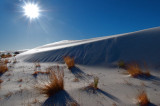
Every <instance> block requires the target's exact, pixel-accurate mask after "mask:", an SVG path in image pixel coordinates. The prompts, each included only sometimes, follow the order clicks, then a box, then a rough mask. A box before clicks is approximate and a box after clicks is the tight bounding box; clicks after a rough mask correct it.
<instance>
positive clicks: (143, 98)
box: [137, 91, 150, 106]
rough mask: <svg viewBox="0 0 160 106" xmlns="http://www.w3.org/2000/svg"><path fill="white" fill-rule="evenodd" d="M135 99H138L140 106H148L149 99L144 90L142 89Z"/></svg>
mask: <svg viewBox="0 0 160 106" xmlns="http://www.w3.org/2000/svg"><path fill="white" fill-rule="evenodd" d="M137 99H138V103H139V105H140V106H149V103H150V101H149V99H148V97H147V94H146V92H145V91H142V92H141V93H140V94H139V95H138V97H137Z"/></svg>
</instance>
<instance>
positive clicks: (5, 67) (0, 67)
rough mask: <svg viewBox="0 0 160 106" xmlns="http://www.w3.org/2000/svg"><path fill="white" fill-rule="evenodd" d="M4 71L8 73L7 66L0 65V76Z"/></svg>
mask: <svg viewBox="0 0 160 106" xmlns="http://www.w3.org/2000/svg"><path fill="white" fill-rule="evenodd" d="M6 71H8V67H7V64H4V63H0V74H3V73H5V72H6Z"/></svg>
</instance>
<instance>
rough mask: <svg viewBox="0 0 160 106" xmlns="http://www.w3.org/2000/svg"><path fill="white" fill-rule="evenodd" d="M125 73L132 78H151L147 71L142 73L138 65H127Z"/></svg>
mask: <svg viewBox="0 0 160 106" xmlns="http://www.w3.org/2000/svg"><path fill="white" fill-rule="evenodd" d="M127 72H128V73H129V74H130V75H131V76H132V77H138V76H144V77H150V76H151V74H150V72H149V70H148V71H146V72H143V71H142V69H141V68H140V66H139V65H138V64H128V65H127Z"/></svg>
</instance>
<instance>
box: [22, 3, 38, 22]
mask: <svg viewBox="0 0 160 106" xmlns="http://www.w3.org/2000/svg"><path fill="white" fill-rule="evenodd" d="M23 9H24V15H25V16H26V17H27V18H29V19H30V20H32V19H36V18H38V17H39V15H40V9H39V7H38V5H37V4H34V3H26V4H25V5H24V6H23Z"/></svg>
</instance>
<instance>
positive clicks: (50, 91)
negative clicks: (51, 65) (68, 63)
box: [36, 70, 64, 97]
mask: <svg viewBox="0 0 160 106" xmlns="http://www.w3.org/2000/svg"><path fill="white" fill-rule="evenodd" d="M36 88H37V89H38V90H39V91H40V93H41V94H45V95H46V96H48V97H50V96H52V95H54V94H56V93H57V92H59V91H61V90H64V71H63V70H58V71H54V70H52V71H50V74H49V81H48V82H46V83H45V84H44V85H41V86H37V87H36Z"/></svg>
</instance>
